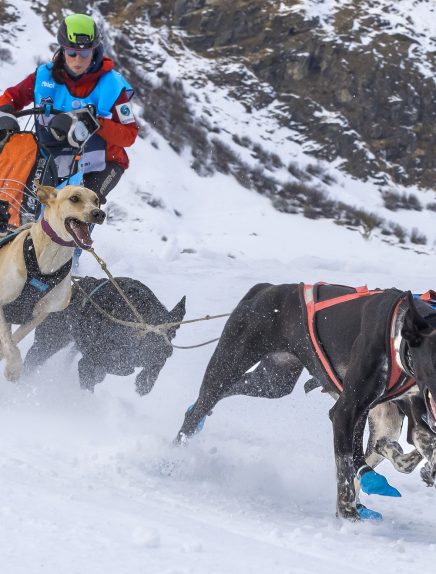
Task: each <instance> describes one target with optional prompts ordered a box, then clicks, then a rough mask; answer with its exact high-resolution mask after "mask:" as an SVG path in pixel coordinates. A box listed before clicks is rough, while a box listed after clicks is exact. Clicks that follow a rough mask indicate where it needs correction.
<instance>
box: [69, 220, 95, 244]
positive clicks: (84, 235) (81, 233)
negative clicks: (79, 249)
mask: <svg viewBox="0 0 436 574" xmlns="http://www.w3.org/2000/svg"><path fill="white" fill-rule="evenodd" d="M70 225H71V230H72V231H73V233H74V234H75V236H76V237H77V239H78V240H79V241H80V243H81V244H82V245H83V246H84V247H91V245H92V239H91V236H90V234H89V227H88V225H87V224H86V223H83V222H81V221H76V220H73V221H71V222H70Z"/></svg>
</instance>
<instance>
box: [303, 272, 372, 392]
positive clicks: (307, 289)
mask: <svg viewBox="0 0 436 574" xmlns="http://www.w3.org/2000/svg"><path fill="white" fill-rule="evenodd" d="M318 285H325V283H316V284H315V285H304V301H305V303H306V309H307V324H308V328H309V334H310V338H311V340H312V344H313V346H314V347H315V351H316V354H317V355H318V358H319V360H320V361H321V363H322V366H323V367H324V369H325V371H326V373H327V374H328V376H329V377H330V380H331V381H332V383H333V384H334V385H335V387H336V388H337V389H338V390H339V392H342V391H343V386H342V383H341V381H340V380H339V379H338V377H337V376H336V373H335V372H334V370H333V368H332V366H331V364H330V361H329V360H328V359H327V357H326V355H325V353H324V352H323V350H322V348H321V344H320V341H319V340H318V337H317V335H316V333H315V327H314V319H315V314H316V313H317V312H318V311H321V310H323V309H328V308H329V307H333V306H334V305H339V304H340V303H347V302H348V301H354V300H355V299H360V298H361V297H368V296H371V295H379V294H380V293H383V291H380V290H375V291H370V290H369V289H368V287H367V286H366V285H364V286H362V287H356V289H355V293H348V294H347V295H340V296H339V297H334V298H333V299H328V300H326V301H320V302H315V300H314V294H313V293H314V288H315V287H316V286H318Z"/></svg>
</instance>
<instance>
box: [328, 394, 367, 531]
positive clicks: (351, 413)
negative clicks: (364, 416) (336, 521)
mask: <svg viewBox="0 0 436 574" xmlns="http://www.w3.org/2000/svg"><path fill="white" fill-rule="evenodd" d="M330 418H331V421H332V424H333V441H334V451H335V461H336V482H337V501H336V515H337V516H339V517H341V518H347V519H348V520H360V515H359V512H358V511H357V508H356V502H357V501H356V491H355V489H354V475H355V472H354V463H353V435H354V428H355V424H356V409H355V407H353V404H352V402H351V401H348V400H347V397H346V396H345V395H341V396H340V397H339V399H338V400H337V402H336V404H335V405H334V407H333V408H332V409H331V410H330Z"/></svg>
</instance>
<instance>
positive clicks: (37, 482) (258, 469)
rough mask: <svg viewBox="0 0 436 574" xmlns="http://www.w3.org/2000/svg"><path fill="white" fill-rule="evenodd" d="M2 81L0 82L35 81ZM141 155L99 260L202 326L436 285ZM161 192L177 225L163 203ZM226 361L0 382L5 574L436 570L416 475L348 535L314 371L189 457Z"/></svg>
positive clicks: (67, 371) (166, 155) (246, 405)
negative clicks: (199, 403)
mask: <svg viewBox="0 0 436 574" xmlns="http://www.w3.org/2000/svg"><path fill="white" fill-rule="evenodd" d="M18 4H19V5H20V6H21V5H22V4H23V3H22V2H17V5H18ZM35 25H36V23H35ZM42 33H43V32H42V31H41V34H42ZM1 70H2V72H4V71H5V70H6V72H7V73H6V74H4V75H3V73H2V84H3V82H5V81H6V80H5V78H7V83H12V82H14V81H18V80H19V79H20V78H22V77H24V75H25V74H26V73H27V72H28V69H25V68H24V67H21V66H20V67H10V66H5V67H4V68H1ZM152 144H154V145H152ZM155 146H157V147H155ZM130 156H131V160H132V165H131V168H130V169H129V171H128V172H126V175H125V176H124V179H123V181H122V183H121V184H120V186H119V188H118V189H117V190H115V191H114V192H113V193H112V194H111V197H110V203H109V205H108V211H109V213H110V214H112V217H109V222H108V223H107V224H105V225H104V226H103V227H102V228H98V229H96V231H95V249H96V251H97V252H98V253H99V254H100V255H101V256H102V257H103V258H104V259H105V260H107V261H108V263H109V267H110V269H111V271H112V273H114V274H115V275H124V276H125V275H128V276H132V277H135V278H137V279H140V280H142V281H143V282H144V283H145V284H147V285H148V286H149V287H151V288H152V289H153V291H154V292H155V293H156V295H157V296H158V297H159V298H160V299H161V300H162V302H163V303H164V304H166V306H167V307H168V308H170V307H172V306H174V304H175V303H176V302H177V301H178V300H179V299H180V297H181V296H182V295H184V294H185V295H186V296H187V315H186V318H195V317H200V316H203V315H205V314H206V313H209V314H218V313H225V312H229V311H231V310H232V308H233V307H234V306H235V305H236V303H237V302H238V301H239V299H240V298H241V297H242V296H243V294H244V293H245V292H246V291H247V290H248V289H249V288H250V287H251V286H252V285H253V284H254V283H256V282H259V281H262V282H263V281H270V282H273V283H279V282H297V281H305V282H315V281H317V280H323V281H330V282H336V283H342V284H350V285H362V284H365V283H366V284H368V286H369V287H391V286H396V287H399V288H402V289H411V290H412V291H414V292H422V291H426V290H427V289H429V288H431V287H434V286H435V284H434V269H435V266H436V260H435V256H434V254H430V255H417V254H416V253H414V252H413V251H411V250H403V249H401V248H398V247H390V246H388V245H386V244H385V243H382V242H379V241H378V240H376V239H372V240H369V241H368V240H364V239H363V238H362V237H361V235H360V234H358V233H356V232H350V231H348V230H346V229H343V228H339V227H337V226H336V225H334V224H333V223H331V222H328V221H318V222H315V221H311V220H308V219H302V218H300V217H299V216H291V215H284V214H280V213H278V212H276V211H274V210H273V209H272V208H271V205H270V202H269V201H268V200H266V199H264V198H262V197H260V196H259V195H257V194H255V193H252V192H249V191H247V190H245V189H243V188H241V187H239V186H238V185H237V184H236V182H235V181H233V180H231V179H230V178H228V177H224V176H216V177H213V178H199V177H198V176H196V175H195V173H194V172H193V171H192V170H190V169H189V167H188V166H189V161H188V159H189V158H187V157H185V156H181V157H180V156H177V155H176V154H175V153H174V152H173V151H172V150H171V149H170V148H169V147H168V146H167V145H166V143H165V142H164V141H163V140H162V139H161V138H160V137H159V136H158V135H157V134H155V133H153V132H151V133H150V136H149V138H148V139H147V140H146V141H145V142H144V141H140V142H138V143H137V144H136V145H135V147H134V149H133V150H132V151H131V152H130ZM341 189H342V188H338V189H337V193H338V195H340V194H341ZM368 189H369V188H368ZM349 191H350V190H349V189H348V190H344V193H349ZM147 193H149V194H152V195H153V196H154V197H155V198H159V199H161V200H162V203H163V204H164V208H161V209H159V208H153V207H151V206H150V205H148V204H147V202H146V195H145V194H147ZM175 211H177V213H178V214H179V215H177V214H176V213H175ZM180 214H181V215H180ZM416 216H418V215H416ZM413 217H414V214H413V213H412V214H410V212H409V213H408V218H409V219H410V218H413ZM80 265H81V267H80V272H81V274H84V275H85V274H88V275H95V276H100V275H102V272H101V270H100V269H99V268H98V267H97V266H96V263H95V261H94V260H93V259H92V258H91V257H90V256H87V254H84V255H83V256H82V259H81V263H80ZM223 324H224V321H223V320H217V321H210V322H205V323H196V324H194V325H192V326H191V325H187V326H184V327H182V328H181V329H180V330H179V331H178V335H177V337H176V340H175V342H176V343H177V344H180V345H189V344H194V343H198V342H201V341H204V340H207V339H210V338H212V337H215V336H219V334H220V332H221V330H222V327H223ZM30 343H31V337H28V339H27V340H26V341H24V343H23V345H22V350H23V352H25V350H26V349H27V348H28V346H29V345H30ZM212 351H213V346H209V347H203V348H200V349H196V350H190V351H182V350H176V351H175V352H174V355H173V357H172V358H171V359H169V360H168V362H167V364H166V365H165V367H164V369H163V370H162V372H161V375H160V377H159V379H158V381H157V383H156V386H155V388H154V390H153V391H152V393H151V394H150V395H149V396H146V397H143V398H140V397H139V396H138V395H137V394H136V393H135V391H134V377H133V376H131V377H115V376H108V377H107V378H106V380H105V381H104V383H102V384H101V385H99V386H97V388H96V392H95V394H93V395H91V394H89V393H86V392H83V391H81V390H80V388H79V384H78V376H77V373H76V367H75V364H74V363H73V364H72V363H71V360H70V357H69V355H68V352H67V350H65V351H62V352H60V353H59V354H58V355H57V356H56V357H54V358H53V360H51V361H50V362H48V363H47V364H46V365H45V366H44V367H43V368H42V369H41V370H40V371H39V372H38V373H35V375H34V376H33V377H32V378H31V379H30V380H25V381H22V382H20V383H19V384H11V383H8V382H6V381H5V380H4V378H3V375H2V374H0V444H1V454H2V456H1V458H0V570H1V572H2V573H5V574H29V573H32V574H33V573H37V572H43V573H44V574H58V573H59V572H62V574H98V573H100V572H102V573H103V572H104V573H105V574H131V573H135V574H205V573H207V574H300V573H304V574H308V573H310V574H312V573H315V572H323V573H326V574H330V573H331V574H333V573H334V574H337V573H338V572H339V573H340V572H345V571H347V572H350V573H354V572H356V573H357V572H368V571H371V572H375V573H378V572H380V573H383V574H394V573H395V574H400V573H403V572H404V573H405V572H409V571H410V570H412V569H413V570H415V569H418V568H419V569H422V570H423V571H426V570H428V571H431V570H433V569H434V563H435V559H436V537H435V533H434V525H435V519H434V515H435V510H434V509H435V508H436V492H435V490H434V489H428V488H426V487H425V486H424V484H423V483H422V482H421V480H420V477H419V473H418V472H415V473H413V474H412V475H409V476H406V475H401V474H398V473H396V472H395V471H394V470H393V469H392V467H391V466H390V465H389V464H388V463H383V465H382V466H381V467H380V469H381V471H382V472H383V473H384V474H385V475H386V476H387V477H388V479H389V481H390V482H391V484H393V485H395V486H396V487H398V488H399V489H400V491H401V492H402V495H403V496H402V498H399V499H390V498H382V497H371V498H370V499H369V500H368V497H366V496H365V495H364V499H363V502H364V503H366V504H368V506H370V507H371V508H374V509H376V510H378V511H380V512H382V513H383V515H384V521H383V522H382V523H377V524H376V523H361V524H349V523H344V522H343V521H340V520H337V519H336V518H335V516H334V512H335V471H334V461H333V448H332V431H331V426H330V422H329V419H328V416H327V411H328V409H329V407H330V405H331V402H330V399H329V398H328V397H325V396H323V395H321V394H320V393H317V392H313V393H312V394H311V395H309V396H308V397H306V396H305V395H304V392H303V389H302V383H303V381H304V378H305V377H307V373H305V374H304V375H303V376H302V378H301V380H300V382H299V384H298V385H297V387H296V389H295V391H294V393H293V394H292V395H291V396H290V397H285V398H283V399H281V400H274V401H268V400H263V399H254V398H245V397H234V398H231V399H226V400H225V401H223V402H222V403H219V404H218V405H217V407H216V408H215V410H214V413H213V416H211V417H210V418H208V420H207V422H206V426H205V429H204V431H203V432H202V433H201V434H200V435H198V436H197V437H195V438H194V439H193V440H192V442H191V443H190V445H189V446H188V447H187V448H176V447H174V446H173V445H172V439H173V438H174V437H175V435H176V433H177V431H178V429H179V427H180V425H181V423H182V420H183V415H184V411H185V409H186V408H187V406H188V405H190V404H191V403H192V402H193V401H194V400H195V398H196V396H197V392H198V389H199V387H200V383H201V380H202V375H203V373H204V370H205V367H206V365H207V362H208V360H209V358H210V356H211V354H212Z"/></svg>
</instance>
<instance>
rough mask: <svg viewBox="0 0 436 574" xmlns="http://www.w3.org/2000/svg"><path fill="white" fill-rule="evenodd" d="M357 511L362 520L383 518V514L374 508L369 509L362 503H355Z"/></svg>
mask: <svg viewBox="0 0 436 574" xmlns="http://www.w3.org/2000/svg"><path fill="white" fill-rule="evenodd" d="M356 508H357V512H358V513H359V516H360V518H361V519H362V520H383V516H382V515H381V514H380V512H377V511H376V510H371V508H367V507H366V506H364V505H363V504H360V503H359V504H357V506H356Z"/></svg>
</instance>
